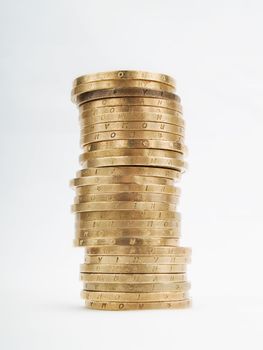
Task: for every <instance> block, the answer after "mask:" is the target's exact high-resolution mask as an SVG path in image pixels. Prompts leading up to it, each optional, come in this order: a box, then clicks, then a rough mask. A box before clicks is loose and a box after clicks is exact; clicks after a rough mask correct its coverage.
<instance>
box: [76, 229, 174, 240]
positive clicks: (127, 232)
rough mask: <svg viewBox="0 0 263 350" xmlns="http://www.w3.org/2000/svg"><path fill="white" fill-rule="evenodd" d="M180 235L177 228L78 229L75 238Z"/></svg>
mask: <svg viewBox="0 0 263 350" xmlns="http://www.w3.org/2000/svg"><path fill="white" fill-rule="evenodd" d="M141 236H143V237H173V238H179V237H180V230H179V228H177V229H170V230H169V229H168V230H165V229H139V228H138V229H118V228H116V229H100V230H96V229H95V230H94V229H87V230H85V229H79V230H77V231H76V238H78V239H84V240H85V239H86V238H103V237H105V238H107V237H111V238H112V237H114V238H120V237H138V238H140V237H141Z"/></svg>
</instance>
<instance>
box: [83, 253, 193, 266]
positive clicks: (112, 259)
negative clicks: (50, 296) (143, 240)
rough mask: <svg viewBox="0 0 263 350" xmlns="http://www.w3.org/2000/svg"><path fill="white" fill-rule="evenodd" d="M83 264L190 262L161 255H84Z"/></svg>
mask: <svg viewBox="0 0 263 350" xmlns="http://www.w3.org/2000/svg"><path fill="white" fill-rule="evenodd" d="M84 261H85V264H108V265H109V264H110V265H111V264H113V265H116V264H120V265H125V264H159V265H163V264H165V265H173V264H187V263H189V262H190V258H189V257H184V256H175V255H169V256H167V255H166V256H163V255H152V256H147V255H126V256H125V255H89V254H86V255H85V260H84Z"/></svg>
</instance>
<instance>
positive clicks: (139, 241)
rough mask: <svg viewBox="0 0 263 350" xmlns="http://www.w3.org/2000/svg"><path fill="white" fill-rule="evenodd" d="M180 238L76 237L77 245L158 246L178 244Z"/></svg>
mask: <svg viewBox="0 0 263 350" xmlns="http://www.w3.org/2000/svg"><path fill="white" fill-rule="evenodd" d="M178 242H179V240H178V239H177V238H170V237H150V238H149V237H140V238H138V237H120V238H114V237H113V238H111V237H107V238H86V239H78V238H76V239H74V241H73V244H74V245H75V246H94V245H95V246H97V245H132V246H137V245H139V246H141V245H153V246H155V245H157V246H159V245H160V246H177V245H178Z"/></svg>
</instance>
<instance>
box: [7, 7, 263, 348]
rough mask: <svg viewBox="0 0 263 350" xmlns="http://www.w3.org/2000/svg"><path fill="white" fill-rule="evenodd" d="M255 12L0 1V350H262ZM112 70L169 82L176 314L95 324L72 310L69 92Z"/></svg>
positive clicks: (72, 111)
mask: <svg viewBox="0 0 263 350" xmlns="http://www.w3.org/2000/svg"><path fill="white" fill-rule="evenodd" d="M262 11H263V6H262V2H261V1H251V0H250V1H240V0H239V1H231V0H230V1H222V0H221V1H193V0H192V1H177V0H176V1H172V0H171V1H168V0H166V1H165V0H162V1H156V0H151V1H142V0H141V1H137V0H133V1H117V0H112V1H106V0H105V1H96V0H94V1H90V0H85V1H66V0H63V1H62V0H61V1H57V0H52V1H51V0H45V1H36V0H35V1H33V0H25V1H18V0H17V1H14V0H9V1H3V0H1V11H0V23H1V24H0V39H1V46H0V74H1V80H0V81H1V91H0V94H1V106H0V107H1V128H0V129H1V137H0V144H1V172H0V174H1V182H0V186H1V196H0V200H1V204H0V205H1V208H0V209H1V211H0V212H1V221H0V229H1V242H0V243H1V244H0V269H1V288H0V306H1V312H0V347H1V349H3V350H9V349H16V350H17V349H19V350H20V349H27V350H33V349H34V350H35V349H45V350H46V349H64V350H66V349H73V348H74V349H78V350H80V349H87V348H96V349H105V348H107V349H123V348H125V349H136V348H137V349H159V348H160V347H162V348H167V349H172V348H178V349H191V348H193V347H194V348H202V349H204V350H206V349H211V348H212V349H222V348H224V349H228V348H238V349H247V348H252V349H262V346H263V341H262V321H263V317H262V316H263V281H262V262H263V259H262V248H263V221H262V209H263V208H262V198H263V186H262V176H263V166H262V152H261V151H262V146H263V139H262V132H263V115H262V113H263V102H262V92H263V89H262V79H263V66H262V62H263V57H262V56H263V48H262V32H263V22H262ZM113 69H140V70H148V71H154V72H163V73H168V74H171V75H173V76H175V78H176V79H177V84H178V90H177V91H178V94H179V95H180V96H181V97H182V103H183V106H184V116H185V119H186V123H187V137H186V143H187V145H188V147H189V150H190V153H189V157H188V161H189V164H190V169H189V171H188V173H187V174H186V175H185V176H184V180H183V182H182V190H183V193H182V200H181V207H180V211H181V212H182V214H183V241H182V243H183V244H184V245H186V246H192V248H193V262H192V266H191V269H190V279H191V281H192V290H191V295H192V297H193V303H194V306H193V308H192V309H191V310H182V311H171V310H168V311H149V312H147V311H145V312H144V311H142V312H126V313H114V312H96V311H89V310H86V309H85V308H84V307H83V304H82V301H81V300H80V297H79V291H80V289H81V284H80V283H79V281H78V278H79V263H80V262H81V261H82V259H83V252H82V249H80V248H79V249H77V248H75V249H74V248H73V247H72V239H73V236H74V229H73V228H74V218H73V215H71V214H70V209H69V208H70V204H71V203H72V201H73V191H71V189H70V188H69V186H68V182H69V180H70V179H71V178H72V177H73V176H74V174H75V171H76V170H77V169H78V168H79V165H78V155H79V153H80V149H79V127H78V114H77V110H76V108H75V107H74V106H73V104H72V103H71V102H70V89H71V84H72V80H73V78H75V77H76V76H78V75H81V74H85V73H92V72H97V71H105V70H113Z"/></svg>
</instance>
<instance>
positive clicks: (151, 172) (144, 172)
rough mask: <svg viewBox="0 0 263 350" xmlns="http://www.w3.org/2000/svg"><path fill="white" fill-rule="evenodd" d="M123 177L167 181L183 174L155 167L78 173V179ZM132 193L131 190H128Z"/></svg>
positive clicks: (103, 169) (99, 169)
mask: <svg viewBox="0 0 263 350" xmlns="http://www.w3.org/2000/svg"><path fill="white" fill-rule="evenodd" d="M123 175H130V176H132V175H137V176H139V175H140V176H154V177H160V178H162V177H164V178H167V179H180V178H181V173H180V172H179V171H176V170H172V169H162V168H154V167H151V168H149V167H138V166H135V167H119V168H116V167H107V168H89V169H81V170H79V171H78V172H77V174H76V176H77V177H85V176H123ZM128 191H130V190H128Z"/></svg>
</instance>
